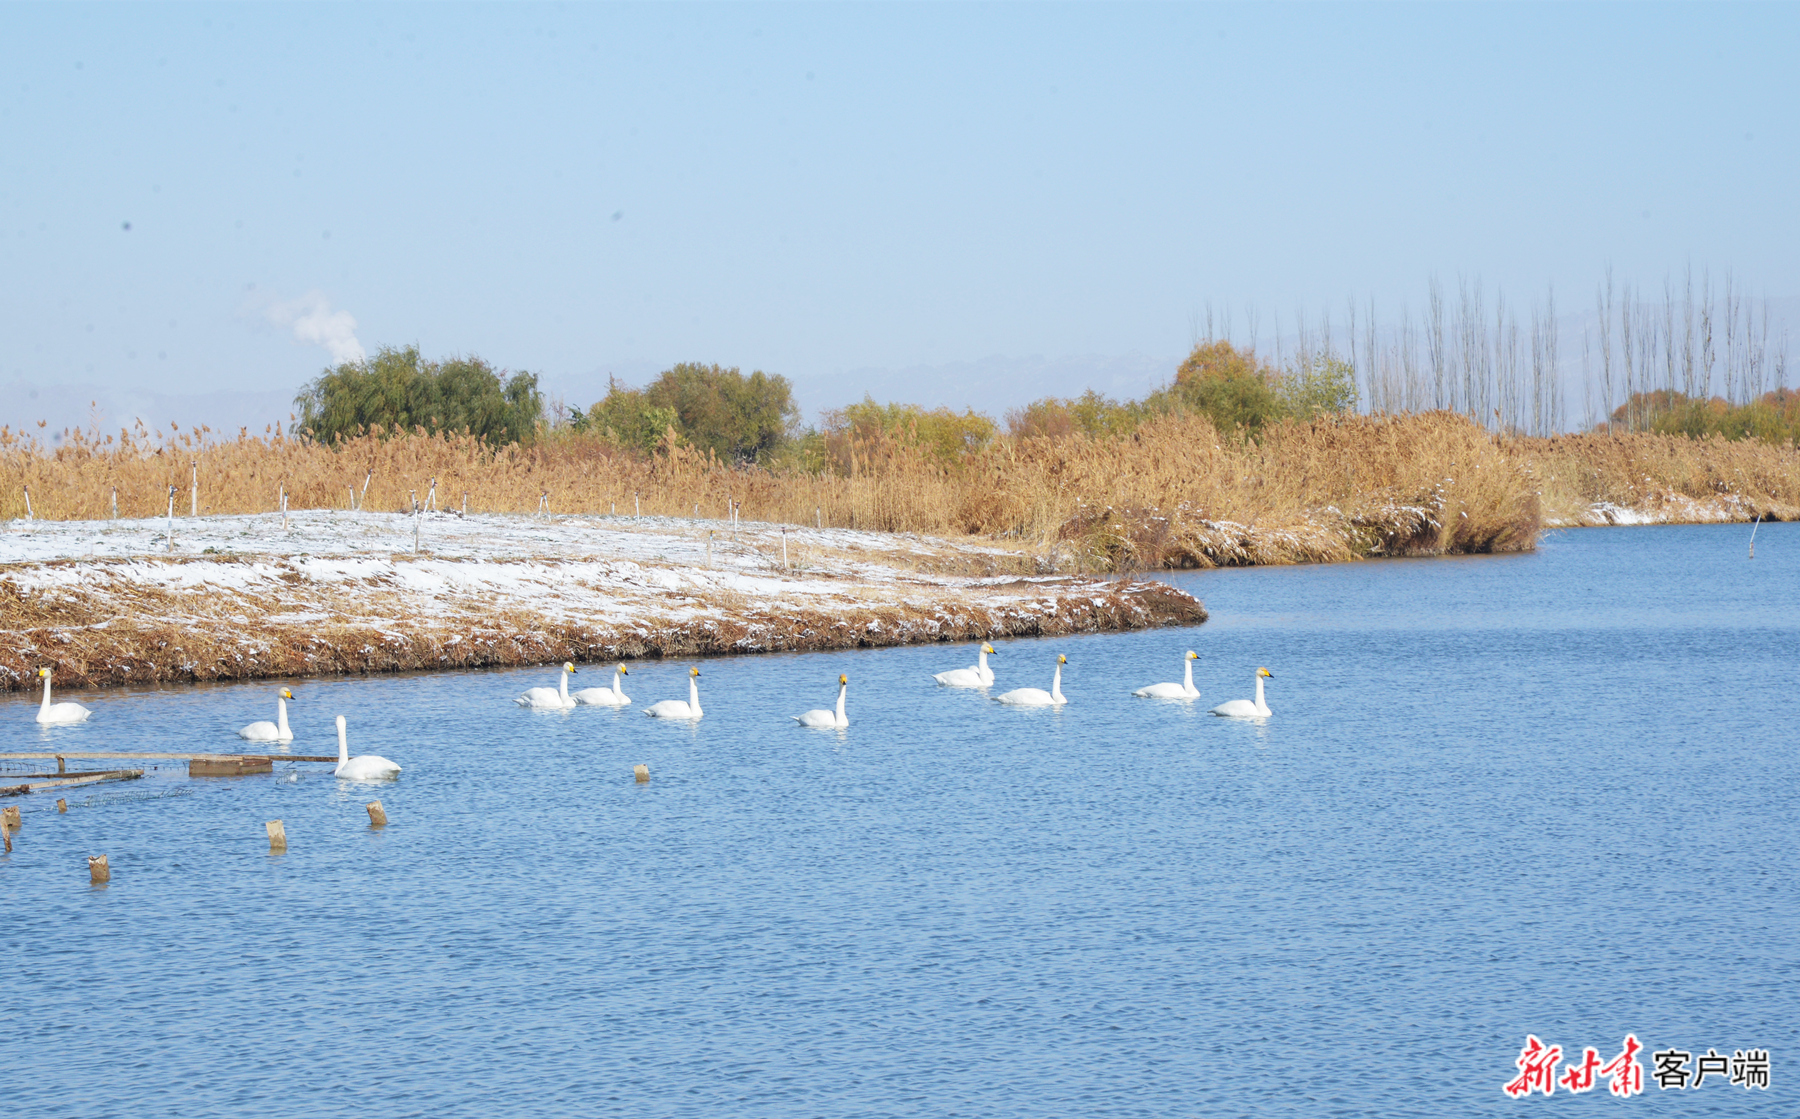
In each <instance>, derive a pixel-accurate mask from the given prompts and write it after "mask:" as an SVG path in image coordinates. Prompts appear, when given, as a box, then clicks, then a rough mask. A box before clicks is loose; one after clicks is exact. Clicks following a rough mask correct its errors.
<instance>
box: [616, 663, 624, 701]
mask: <svg viewBox="0 0 1800 1119" xmlns="http://www.w3.org/2000/svg"><path fill="white" fill-rule="evenodd" d="M623 679H624V677H623V676H621V675H619V670H618V669H616V668H615V669H613V694H614V695H624V694H625V685H624V684H623V683H621V682H620V681H622V680H623Z"/></svg>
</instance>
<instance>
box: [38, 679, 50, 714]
mask: <svg viewBox="0 0 1800 1119" xmlns="http://www.w3.org/2000/svg"><path fill="white" fill-rule="evenodd" d="M38 710H39V711H40V712H42V711H48V710H50V677H48V676H46V677H44V702H42V703H40V704H38Z"/></svg>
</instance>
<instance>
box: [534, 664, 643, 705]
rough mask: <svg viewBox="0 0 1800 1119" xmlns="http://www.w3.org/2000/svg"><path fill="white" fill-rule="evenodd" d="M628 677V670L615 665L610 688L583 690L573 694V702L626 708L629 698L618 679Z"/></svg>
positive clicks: (629, 702) (629, 673)
mask: <svg viewBox="0 0 1800 1119" xmlns="http://www.w3.org/2000/svg"><path fill="white" fill-rule="evenodd" d="M630 675H631V670H630V669H628V668H626V667H625V666H624V665H622V664H621V665H616V666H614V668H613V682H612V687H610V688H583V689H581V690H580V691H578V692H576V693H574V694H575V702H576V703H582V704H586V705H588V706H590V707H627V706H630V704H631V697H630V696H628V695H626V694H625V688H624V685H623V684H621V683H620V680H619V678H620V677H622V676H630ZM544 690H545V691H548V690H549V689H548V688H546V689H544Z"/></svg>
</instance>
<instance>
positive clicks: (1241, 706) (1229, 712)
mask: <svg viewBox="0 0 1800 1119" xmlns="http://www.w3.org/2000/svg"><path fill="white" fill-rule="evenodd" d="M1265 677H1267V678H1268V679H1270V680H1273V679H1275V674H1274V673H1273V672H1270V671H1269V670H1268V669H1266V668H1259V669H1257V670H1256V701H1255V702H1254V703H1252V702H1251V701H1250V700H1247V699H1234V700H1229V701H1227V702H1225V703H1221V704H1219V705H1218V706H1217V707H1215V708H1213V709H1212V713H1213V714H1215V715H1223V716H1225V717H1226V718H1227V719H1266V718H1268V717H1269V705H1268V704H1266V703H1264V702H1263V685H1262V682H1263V679H1264V678H1265Z"/></svg>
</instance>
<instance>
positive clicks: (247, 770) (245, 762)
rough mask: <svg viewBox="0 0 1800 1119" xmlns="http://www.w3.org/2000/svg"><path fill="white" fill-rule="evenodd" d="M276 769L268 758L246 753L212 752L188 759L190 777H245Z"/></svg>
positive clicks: (271, 771)
mask: <svg viewBox="0 0 1800 1119" xmlns="http://www.w3.org/2000/svg"><path fill="white" fill-rule="evenodd" d="M274 771H275V765H274V763H273V762H271V761H269V759H268V758H259V757H252V756H249V755H244V754H211V755H205V756H201V757H196V758H189V759H188V776H189V777H244V776H248V775H249V774H252V773H273V772H274Z"/></svg>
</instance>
